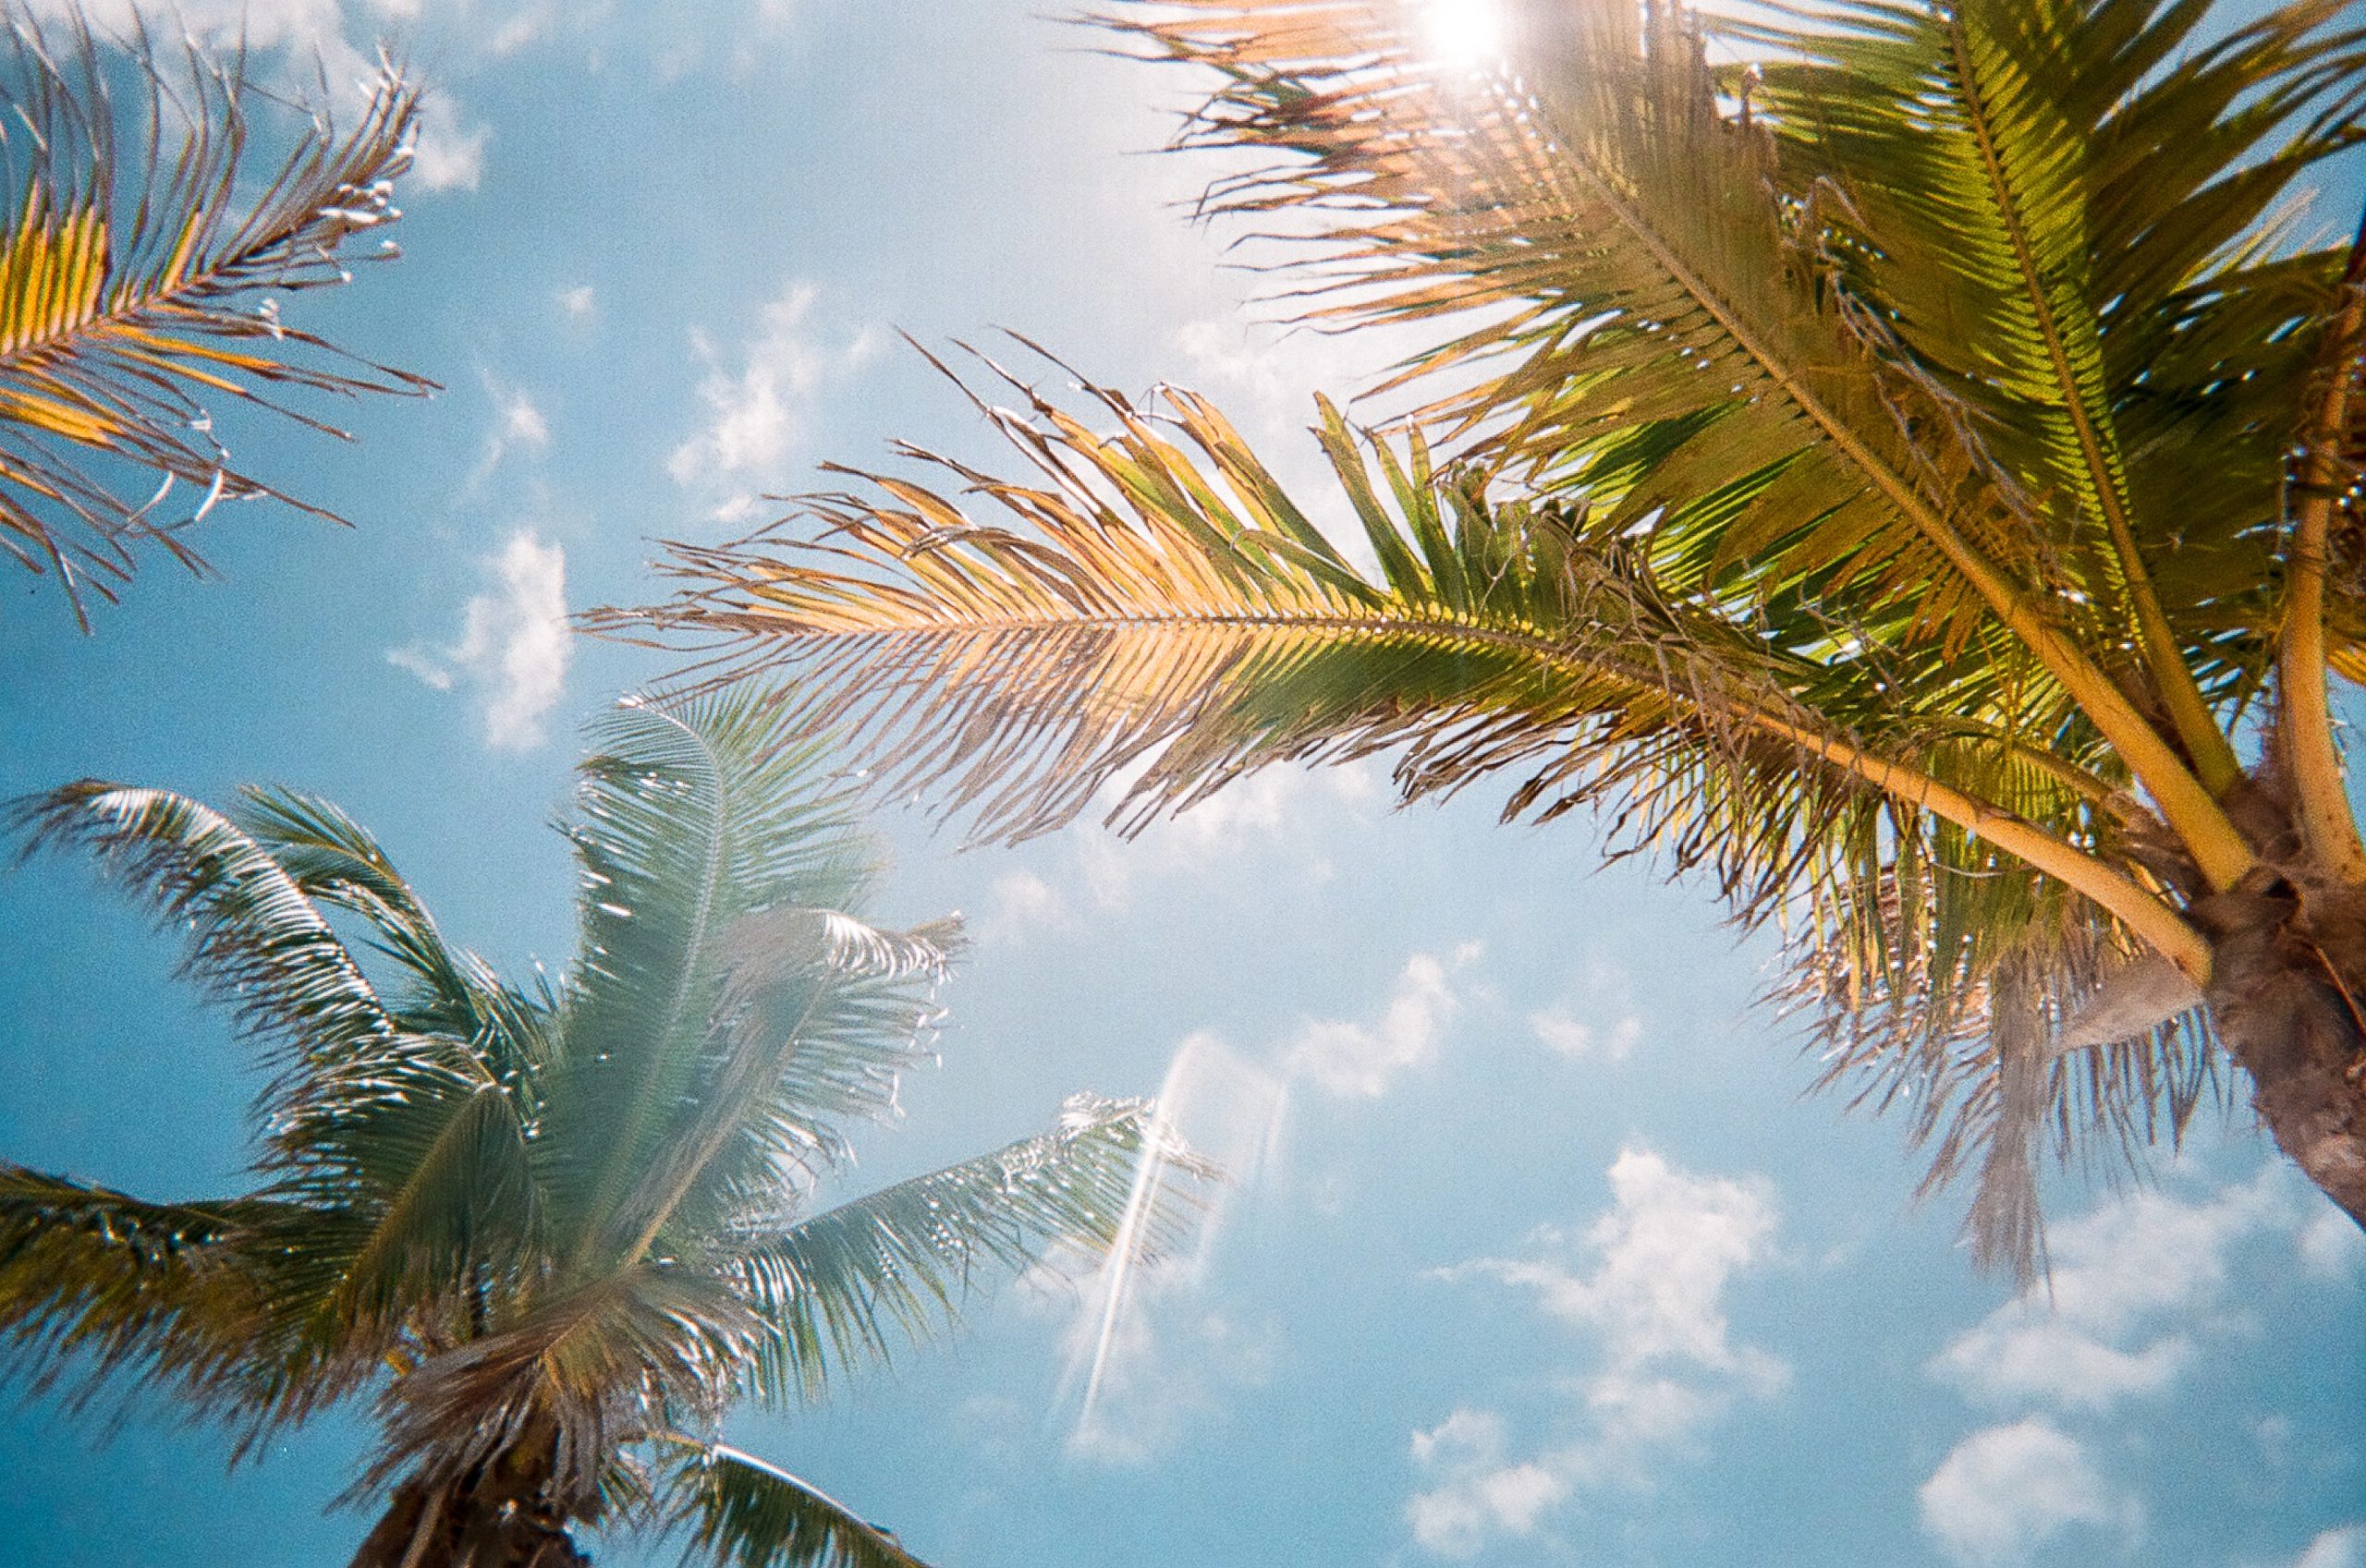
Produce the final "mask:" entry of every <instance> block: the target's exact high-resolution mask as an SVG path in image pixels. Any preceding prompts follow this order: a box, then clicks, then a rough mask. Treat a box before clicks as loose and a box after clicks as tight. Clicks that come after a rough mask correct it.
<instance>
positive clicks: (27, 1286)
mask: <svg viewBox="0 0 2366 1568" xmlns="http://www.w3.org/2000/svg"><path fill="white" fill-rule="evenodd" d="M263 1207H264V1206H263V1205H262V1204H259V1203H258V1202H256V1201H255V1200H252V1199H241V1200H238V1201H235V1202H230V1203H224V1204H189V1203H145V1202H142V1201H140V1200H139V1199H137V1198H133V1197H126V1196H125V1195H123V1194H121V1193H116V1192H110V1191H108V1190H106V1189H105V1188H104V1187H96V1186H91V1185H88V1184H85V1183H81V1182H74V1181H68V1180H66V1179H64V1178H62V1177H57V1176H45V1175H43V1174H41V1173H37V1172H33V1171H27V1170H24V1169H22V1168H20V1167H18V1166H13V1165H0V1331H5V1332H6V1334H7V1335H8V1336H9V1338H10V1340H11V1342H12V1343H11V1354H12V1355H13V1356H14V1357H15V1358H16V1359H17V1362H18V1369H19V1371H20V1373H22V1374H24V1375H28V1376H30V1377H31V1378H32V1379H34V1380H35V1381H36V1382H37V1383H38V1384H43V1385H45V1384H46V1383H47V1382H49V1381H51V1380H55V1379H57V1378H59V1377H61V1376H64V1375H66V1374H67V1373H68V1372H69V1371H79V1373H81V1374H83V1375H85V1376H87V1377H88V1378H89V1379H90V1382H89V1383H88V1384H87V1385H86V1392H95V1390H96V1389H97V1387H98V1386H99V1382H100V1380H101V1379H102V1378H111V1379H114V1380H118V1381H123V1380H147V1379H162V1380H165V1381H167V1382H171V1383H176V1384H178V1385H179V1386H180V1387H181V1388H182V1389H183V1390H184V1391H185V1392H186V1394H187V1396H188V1397H189V1398H190V1399H192V1400H193V1401H195V1402H196V1403H198V1404H200V1405H201V1407H203V1408H209V1409H211V1408H220V1407H223V1406H230V1407H236V1406H238V1405H239V1404H243V1403H245V1401H246V1400H247V1398H248V1397H249V1396H250V1394H251V1392H252V1391H253V1384H254V1383H255V1381H256V1380H257V1379H258V1375H259V1374H260V1373H262V1372H264V1371H266V1370H267V1369H268V1367H269V1364H270V1361H271V1356H270V1355H269V1354H268V1353H267V1351H266V1350H265V1347H264V1344H263V1343H262V1342H263V1334H262V1316H263V1315H262V1312H261V1311H260V1309H259V1303H258V1301H257V1299H256V1290H255V1282H254V1278H253V1276H252V1273H251V1271H250V1268H249V1265H250V1263H251V1261H252V1259H251V1258H250V1257H249V1256H245V1255H242V1254H241V1253H240V1251H239V1249H238V1241H239V1239H240V1238H241V1236H242V1235H245V1234H250V1233H251V1230H252V1228H253V1226H254V1224H255V1222H256V1221H257V1219H258V1218H259V1217H260V1213H261V1210H262V1209H263Z"/></svg>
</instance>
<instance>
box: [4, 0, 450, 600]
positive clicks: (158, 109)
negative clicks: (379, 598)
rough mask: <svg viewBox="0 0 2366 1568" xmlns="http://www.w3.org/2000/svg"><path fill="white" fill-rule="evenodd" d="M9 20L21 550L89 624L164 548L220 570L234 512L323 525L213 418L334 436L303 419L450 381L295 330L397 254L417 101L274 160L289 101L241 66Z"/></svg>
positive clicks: (12, 451) (403, 92) (406, 100)
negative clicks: (199, 530) (396, 196)
mask: <svg viewBox="0 0 2366 1568" xmlns="http://www.w3.org/2000/svg"><path fill="white" fill-rule="evenodd" d="M5 23H6V30H7V33H8V38H7V41H6V43H5V44H0V101H5V103H6V107H7V109H8V111H9V121H10V123H9V125H8V126H7V128H6V134H5V135H0V200H5V201H6V202H7V208H6V230H5V233H0V548H5V549H6V550H7V551H8V552H9V553H11V554H13V555H15V556H16V557H17V559H18V561H20V562H22V563H23V564H24V565H27V566H30V567H31V568H32V569H33V570H35V571H47V570H52V569H54V570H55V572H56V573H57V575H58V577H59V580H60V582H61V583H62V585H63V586H64V587H65V589H66V590H67V594H68V596H69V598H70V599H71V601H72V602H73V604H74V606H75V610H76V614H77V615H78V616H79V615H80V614H81V612H82V608H83V606H82V601H81V594H82V590H85V589H89V590H93V591H96V592H97V593H99V594H101V595H103V596H104V597H106V598H110V599H112V598H113V597H114V596H115V589H116V584H117V583H119V582H120V581H122V580H123V579H125V578H127V577H129V575H130V574H131V571H132V569H133V567H134V565H136V561H137V558H136V556H135V554H134V548H135V547H136V546H137V545H139V544H140V542H141V541H153V542H155V543H157V544H159V545H162V546H163V547H164V548H165V549H167V550H169V551H171V552H172V553H174V554H175V555H177V556H178V557H179V558H180V559H182V560H183V561H184V562H186V563H188V564H189V565H199V564H200V562H199V559H198V557H197V556H196V554H195V553H193V552H192V551H191V550H190V549H189V546H188V545H187V544H185V543H184V542H183V541H181V539H180V537H179V532H180V530H181V529H182V528H183V527H184V526H185V525H186V524H187V523H189V522H190V521H193V520H194V519H195V518H197V517H202V516H203V515H204V514H205V513H206V512H208V511H210V510H211V509H212V508H213V505H214V504H216V503H217V502H219V501H223V500H239V499H244V498H248V497H254V496H276V497H278V498H279V499H282V500H289V501H291V503H292V504H296V505H298V506H300V507H302V508H303V509H304V510H307V511H312V512H318V511H319V510H320V509H319V508H318V507H315V506H311V505H310V504H306V503H303V502H300V501H293V500H292V498H290V497H287V496H286V495H284V494H282V493H281V492H279V491H277V490H275V489H274V487H273V486H272V485H271V483H270V482H269V481H268V480H264V479H262V478H260V477H258V473H257V471H256V470H254V469H251V468H250V467H249V466H248V465H247V464H245V463H243V462H241V461H238V460H236V459H234V458H233V456H232V455H231V453H230V451H229V449H228V447H227V446H226V444H224V442H223V440H222V439H221V438H220V435H219V434H218V433H217V432H216V430H215V421H216V420H217V419H223V420H224V421H225V422H228V421H227V418H226V417H227V416H231V415H232V414H233V413H234V411H235V410H236V408H237V407H238V406H240V405H251V406H253V407H260V408H264V409H268V410H271V411H273V412H274V413H277V414H281V415H285V416H287V417H288V418H290V419H295V420H297V421H298V422H300V423H302V424H305V425H308V426H311V427H312V428H314V429H316V430H320V431H323V432H328V433H331V434H337V433H341V432H335V431H334V430H333V428H332V427H330V426H329V425H326V424H323V423H322V422H321V421H320V419H318V418H317V417H315V416H314V415H313V414H311V413H307V412H305V411H303V406H304V405H305V404H307V403H309V402H311V400H312V399H313V398H314V397H316V396H317V395H322V394H330V395H355V394H359V393H363V392H390V393H411V394H416V393H421V392H425V391H428V390H430V389H431V388H432V386H433V383H429V382H427V381H425V380H423V379H421V378H420V377H418V376H414V375H410V374H409V373H407V372H404V371H394V370H389V369H386V368H384V367H383V366H379V365H373V364H371V363H369V362H367V361H365V360H360V359H355V358H353V357H352V356H350V355H348V354H347V353H346V352H345V351H343V350H342V349H339V348H337V347H336V346H335V345H333V344H330V343H328V342H326V341H324V340H323V339H321V338H319V337H317V336H314V335H313V334H310V333H307V332H304V331H301V330H299V329H298V328H297V327H295V326H293V325H291V324H289V323H288V322H285V321H283V320H282V319H281V315H280V298H281V296H282V295H284V294H289V293H293V292H295V291H299V290H302V289H307V288H312V287H317V286H323V285H326V284H334V283H339V282H342V281H344V280H345V279H346V277H347V276H348V271H347V267H348V262H349V261H352V260H353V247H354V246H356V245H357V244H358V245H362V246H366V247H367V249H368V252H369V254H371V255H372V256H377V255H392V254H394V253H395V251H394V246H393V242H392V241H391V240H387V239H384V230H385V228H386V226H387V225H390V224H392V223H393V222H394V221H395V220H396V219H397V218H399V217H400V216H401V213H399V211H397V210H396V207H395V206H394V204H393V201H392V192H393V184H392V182H393V180H394V178H395V177H396V176H398V175H399V174H400V173H401V172H402V171H403V169H404V168H405V167H407V166H408V164H409V161H410V149H409V140H410V138H411V136H412V135H413V134H414V132H415V129H416V120H417V116H418V112H419V94H418V91H417V89H415V88H414V87H412V86H411V85H410V84H409V83H408V82H407V81H405V80H404V79H401V78H400V77H399V76H398V75H396V74H395V73H394V72H392V71H391V70H389V71H388V73H387V74H386V75H385V77H384V79H382V80H381V81H380V82H379V83H378V84H377V86H376V88H375V89H374V91H372V94H371V96H370V98H369V101H368V103H366V104H365V105H364V106H362V107H361V108H360V110H359V111H358V113H357V114H356V115H354V117H353V121H352V125H351V127H350V128H349V129H344V130H339V129H337V128H334V127H333V126H332V125H331V124H330V122H329V120H328V119H327V117H326V115H325V111H323V113H322V114H321V115H316V116H315V117H313V118H311V120H310V122H309V124H307V125H306V126H305V128H303V129H302V130H301V131H300V133H299V134H298V135H297V136H296V137H295V139H294V144H293V146H292V148H291V149H290V150H289V151H288V152H287V153H286V155H285V157H284V158H283V159H281V160H280V161H279V162H278V163H277V164H263V163H262V162H261V159H260V156H259V154H258V150H257V145H256V144H257V143H258V141H261V140H266V139H267V138H268V137H269V136H270V134H271V130H272V127H271V126H270V125H269V124H268V123H267V117H266V122H265V123H262V124H259V123H257V120H256V118H255V112H256V107H257V105H258V103H268V102H269V100H268V98H267V96H266V95H265V94H263V93H262V92H261V91H258V90H256V89H255V88H254V87H253V86H252V85H251V84H250V81H249V79H247V76H246V68H247V67H246V62H245V61H244V59H243V58H242V57H237V56H234V57H232V58H230V59H228V60H226V61H216V60H213V59H211V58H209V57H207V56H205V55H201V54H200V53H199V52H198V51H197V50H196V48H195V46H194V45H190V46H189V47H188V48H187V50H186V54H185V57H184V58H182V59H180V60H178V61H176V60H175V59H174V58H173V57H172V55H173V52H172V51H171V50H170V49H169V48H165V47H160V46H159V45H157V44H156V43H153V42H152V40H151V39H150V38H149V37H148V36H147V35H146V33H145V31H144V30H135V31H134V32H133V33H132V35H131V36H130V37H129V38H128V40H126V41H125V42H123V43H120V44H117V43H114V42H112V41H102V40H97V39H94V38H93V36H92V35H91V33H90V32H89V30H87V27H86V25H85V23H84V22H83V20H82V18H81V17H80V16H79V13H77V12H72V11H69V12H68V13H67V20H66V21H64V22H62V23H43V22H42V21H39V20H36V19H34V18H31V17H30V16H28V15H27V14H26V13H25V12H23V11H21V10H20V9H18V7H16V6H9V7H8V8H7V10H6V14H5ZM159 480H161V481H162V482H161V484H160V483H159ZM322 515H323V516H326V515H327V514H325V513H323V514H322Z"/></svg>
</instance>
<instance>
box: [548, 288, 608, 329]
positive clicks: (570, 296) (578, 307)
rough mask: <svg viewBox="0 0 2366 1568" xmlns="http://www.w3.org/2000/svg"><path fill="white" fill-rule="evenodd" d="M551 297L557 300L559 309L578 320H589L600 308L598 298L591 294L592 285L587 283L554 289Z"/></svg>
mask: <svg viewBox="0 0 2366 1568" xmlns="http://www.w3.org/2000/svg"><path fill="white" fill-rule="evenodd" d="M551 298H554V299H555V300H557V301H558V308H559V309H560V310H564V311H566V312H567V314H568V315H570V316H572V317H574V318H575V319H576V320H577V321H579V322H588V321H590V320H591V318H592V316H594V315H595V314H597V313H598V311H599V309H600V304H599V300H598V298H596V297H595V296H594V295H593V294H592V292H591V285H590V284H588V283H579V284H576V285H573V286H570V287H567V288H561V289H557V290H555V291H554V292H553V294H552V296H551Z"/></svg>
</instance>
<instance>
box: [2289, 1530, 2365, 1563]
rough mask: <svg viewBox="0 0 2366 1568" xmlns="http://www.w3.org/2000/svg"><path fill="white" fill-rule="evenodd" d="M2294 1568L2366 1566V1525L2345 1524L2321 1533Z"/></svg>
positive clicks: (2303, 1552) (2297, 1560)
mask: <svg viewBox="0 0 2366 1568" xmlns="http://www.w3.org/2000/svg"><path fill="white" fill-rule="evenodd" d="M2292 1568H2366V1525H2341V1526H2340V1527H2339V1528H2337V1529H2331V1530H2326V1531H2323V1532H2322V1533H2320V1534H2319V1535H2318V1537H2317V1538H2316V1539H2314V1540H2312V1541H2311V1542H2310V1543H2309V1545H2308V1549H2307V1550H2304V1551H2302V1552H2301V1553H2300V1555H2299V1558H2298V1559H2296V1560H2295V1561H2294V1562H2293V1564H2292Z"/></svg>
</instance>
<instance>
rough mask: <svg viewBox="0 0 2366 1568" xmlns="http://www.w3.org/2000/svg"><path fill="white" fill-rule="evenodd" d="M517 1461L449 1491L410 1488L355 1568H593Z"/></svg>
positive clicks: (393, 1504)
mask: <svg viewBox="0 0 2366 1568" xmlns="http://www.w3.org/2000/svg"><path fill="white" fill-rule="evenodd" d="M511 1458H512V1456H510V1455H506V1454H505V1455H503V1456H502V1459H501V1460H498V1461H496V1462H495V1463H494V1465H493V1466H492V1468H491V1470H490V1472H489V1473H478V1474H475V1475H472V1476H470V1477H466V1478H464V1479H463V1480H462V1481H460V1482H457V1483H455V1484H453V1485H450V1486H446V1487H431V1486H429V1485H428V1484H427V1483H425V1482H423V1481H406V1482H404V1483H403V1484H402V1485H401V1486H399V1487H397V1488H396V1489H395V1495H394V1497H393V1499H392V1500H391V1501H389V1502H388V1504H387V1506H386V1512H385V1513H384V1514H383V1515H381V1516H380V1518H379V1520H378V1523H377V1525H375V1526H374V1527H373V1528H372V1530H371V1532H370V1534H369V1535H368V1536H367V1537H365V1538H363V1539H362V1542H361V1548H360V1550H359V1551H357V1552H355V1553H354V1555H353V1562H352V1564H351V1568H590V1563H591V1558H590V1557H588V1556H586V1555H584V1553H583V1552H582V1551H581V1550H579V1548H578V1547H577V1546H576V1544H575V1542H574V1539H573V1538H571V1537H570V1536H569V1535H568V1534H567V1523H566V1520H565V1518H564V1516H563V1515H561V1514H560V1513H559V1511H558V1510H557V1509H556V1508H555V1507H554V1506H552V1504H551V1503H550V1502H549V1501H547V1500H546V1499H545V1498H543V1496H542V1491H543V1488H542V1486H541V1484H540V1483H539V1482H538V1481H536V1480H534V1479H533V1478H532V1477H531V1476H528V1475H525V1474H521V1473H520V1472H521V1468H522V1467H520V1466H518V1465H515V1464H513V1463H511V1462H510V1461H511ZM521 1483H523V1485H522V1486H521Z"/></svg>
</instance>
